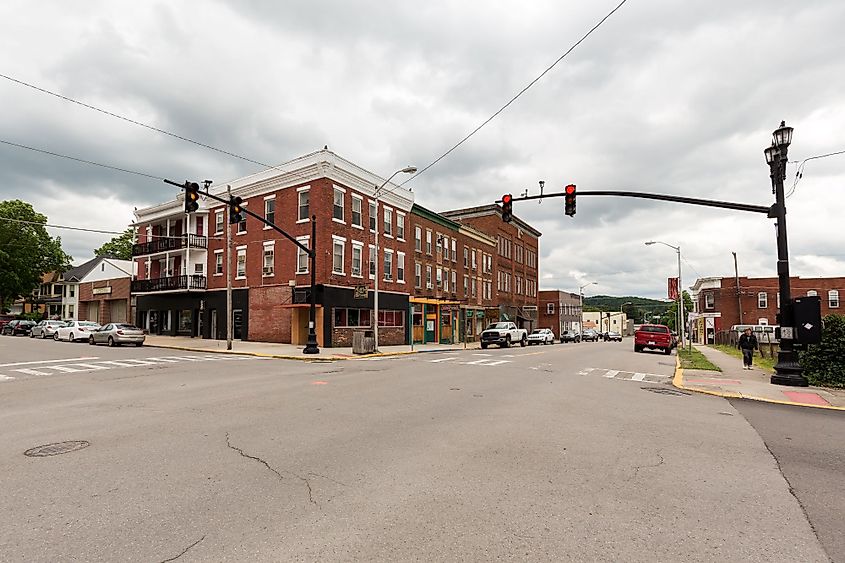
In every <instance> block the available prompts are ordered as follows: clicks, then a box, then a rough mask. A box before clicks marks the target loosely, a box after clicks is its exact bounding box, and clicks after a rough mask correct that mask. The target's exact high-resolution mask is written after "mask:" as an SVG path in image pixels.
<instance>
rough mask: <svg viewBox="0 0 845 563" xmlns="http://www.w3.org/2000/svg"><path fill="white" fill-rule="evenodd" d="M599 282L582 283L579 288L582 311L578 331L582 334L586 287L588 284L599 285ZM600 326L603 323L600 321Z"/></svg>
mask: <svg viewBox="0 0 845 563" xmlns="http://www.w3.org/2000/svg"><path fill="white" fill-rule="evenodd" d="M598 284H599V282H589V283H585V284H584V285H582V286H581V287H579V288H578V297H579V305H580V308H581V311H580V312H581V320H580V321H578V324H579V326H578V332H579V333H580V334H584V288H585V287H587V286H588V285H598ZM599 328H601V323H599Z"/></svg>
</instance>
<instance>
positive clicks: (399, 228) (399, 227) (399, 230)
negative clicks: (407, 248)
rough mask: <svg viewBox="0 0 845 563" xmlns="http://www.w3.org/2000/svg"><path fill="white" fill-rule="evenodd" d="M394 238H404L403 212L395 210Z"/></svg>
mask: <svg viewBox="0 0 845 563" xmlns="http://www.w3.org/2000/svg"><path fill="white" fill-rule="evenodd" d="M396 238H398V239H399V240H405V214H404V213H399V212H398V211H397V212H396Z"/></svg>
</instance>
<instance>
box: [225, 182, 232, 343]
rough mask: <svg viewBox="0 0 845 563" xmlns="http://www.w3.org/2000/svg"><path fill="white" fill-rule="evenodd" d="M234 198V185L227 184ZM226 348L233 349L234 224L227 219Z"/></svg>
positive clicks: (227, 190)
mask: <svg viewBox="0 0 845 563" xmlns="http://www.w3.org/2000/svg"><path fill="white" fill-rule="evenodd" d="M226 195H228V196H229V200H231V199H232V186H226ZM226 349H227V350H231V349H232V224H231V222H229V221H226Z"/></svg>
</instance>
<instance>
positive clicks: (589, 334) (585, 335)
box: [581, 328, 599, 342]
mask: <svg viewBox="0 0 845 563" xmlns="http://www.w3.org/2000/svg"><path fill="white" fill-rule="evenodd" d="M581 340H583V341H585V342H588V341H589V342H598V341H599V333H598V332H596V331H595V330H593V329H592V328H588V329H587V330H585V331H584V332H582V333H581Z"/></svg>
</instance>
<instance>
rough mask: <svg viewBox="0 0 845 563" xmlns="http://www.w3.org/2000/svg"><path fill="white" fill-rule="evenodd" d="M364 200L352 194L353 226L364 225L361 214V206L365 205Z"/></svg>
mask: <svg viewBox="0 0 845 563" xmlns="http://www.w3.org/2000/svg"><path fill="white" fill-rule="evenodd" d="M363 202H364V200H363V199H361V198H360V197H356V196H355V195H354V194H353V195H352V226H353V227H362V228H363V226H364V224H363V222H362V221H363V218H362V215H361V206H362V205H363Z"/></svg>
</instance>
